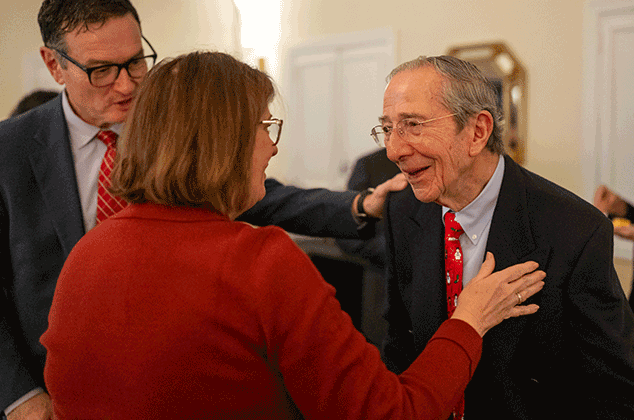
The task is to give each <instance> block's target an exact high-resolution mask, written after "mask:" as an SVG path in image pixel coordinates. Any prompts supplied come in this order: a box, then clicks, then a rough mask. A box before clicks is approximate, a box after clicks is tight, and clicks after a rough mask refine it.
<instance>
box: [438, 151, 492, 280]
mask: <svg viewBox="0 0 634 420" xmlns="http://www.w3.org/2000/svg"><path fill="white" fill-rule="evenodd" d="M498 159H499V160H498V165H497V167H496V169H495V172H494V173H493V176H492V177H491V179H490V180H489V182H488V183H487V185H486V186H485V187H484V189H483V190H482V192H481V193H480V195H478V196H477V197H476V199H475V200H473V201H472V202H471V203H469V205H467V207H465V208H463V209H462V210H460V211H459V212H457V213H456V221H457V222H458V223H460V226H462V229H463V230H464V233H463V234H462V235H460V238H459V239H460V246H461V247H462V255H463V266H462V285H463V286H466V285H467V283H468V282H469V281H470V280H471V279H472V278H474V277H475V276H476V274H478V271H480V267H481V266H482V262H483V261H484V254H485V251H486V246H487V240H488V239H489V230H490V229H491V220H492V219H493V211H494V210H495V205H496V204H497V201H498V196H499V195H500V188H501V187H502V179H503V178H504V158H503V157H502V156H499V157H498ZM449 210H450V209H449V208H448V207H444V206H443V208H442V217H443V224H444V220H445V219H444V217H445V213H447V212H448V211H449Z"/></svg>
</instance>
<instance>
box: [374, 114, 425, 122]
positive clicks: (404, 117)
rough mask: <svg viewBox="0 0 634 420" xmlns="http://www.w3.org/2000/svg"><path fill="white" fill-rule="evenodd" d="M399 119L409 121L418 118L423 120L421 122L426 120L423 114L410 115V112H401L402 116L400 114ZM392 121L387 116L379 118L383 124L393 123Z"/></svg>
mask: <svg viewBox="0 0 634 420" xmlns="http://www.w3.org/2000/svg"><path fill="white" fill-rule="evenodd" d="M398 117H399V121H400V120H404V119H407V118H418V119H421V120H424V119H426V118H425V116H424V115H422V114H417V113H409V112H401V113H400V114H398ZM391 121H392V120H391V119H390V118H389V117H387V116H385V115H381V116H380V117H379V122H380V123H381V124H383V123H386V122H391Z"/></svg>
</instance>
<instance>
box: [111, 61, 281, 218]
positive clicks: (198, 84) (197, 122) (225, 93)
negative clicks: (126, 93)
mask: <svg viewBox="0 0 634 420" xmlns="http://www.w3.org/2000/svg"><path fill="white" fill-rule="evenodd" d="M274 93H275V89H274V87H273V83H272V82H271V80H270V78H269V77H268V76H267V75H266V74H264V73H262V72H261V71H259V70H256V69H254V68H252V67H250V66H249V65H247V64H245V63H242V62H240V61H238V60H236V59H235V58H233V57H231V56H230V55H227V54H224V53H220V52H193V53H190V54H185V55H181V56H179V57H177V58H175V59H171V60H163V61H161V62H160V63H159V64H158V65H156V66H155V67H154V68H152V70H151V71H150V72H149V73H148V74H147V76H146V78H145V80H144V81H143V83H142V84H141V86H140V88H139V91H138V94H137V97H136V100H135V103H134V105H133V107H132V110H131V112H130V114H129V115H128V119H127V121H126V127H125V130H124V133H123V135H122V137H121V139H120V140H119V142H118V145H117V158H116V161H115V167H114V169H113V172H112V187H111V191H112V192H113V193H114V194H116V195H118V196H120V197H122V198H124V199H125V200H126V201H128V202H131V203H144V202H154V203H158V204H165V205H170V206H190V207H207V208H211V209H213V210H216V211H218V212H221V213H225V214H228V213H230V212H236V211H242V210H246V208H244V207H245V206H246V205H248V202H249V200H248V197H249V193H250V192H249V179H250V177H251V161H252V155H253V151H254V144H255V133H256V128H257V126H258V124H259V123H260V120H261V118H262V114H263V113H264V112H265V111H266V109H267V106H268V104H269V102H270V101H271V100H272V99H273V96H274Z"/></svg>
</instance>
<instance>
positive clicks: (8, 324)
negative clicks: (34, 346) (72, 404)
mask: <svg viewBox="0 0 634 420" xmlns="http://www.w3.org/2000/svg"><path fill="white" fill-rule="evenodd" d="M0 241H1V242H0V288H1V290H0V390H1V392H0V411H2V410H4V409H5V408H7V407H9V406H10V405H11V404H13V403H14V402H15V401H17V400H18V399H19V398H21V397H22V396H24V395H26V394H27V393H29V392H30V391H32V390H33V389H35V388H38V387H43V386H44V384H43V382H39V383H38V381H37V380H36V379H35V378H34V377H33V375H31V372H30V371H29V368H28V367H27V366H29V365H30V363H28V361H27V360H25V357H28V356H25V354H28V351H24V349H25V348H26V345H25V344H21V342H20V338H19V337H20V336H19V335H18V334H16V333H15V327H14V326H15V325H17V323H18V320H17V319H15V318H16V315H15V310H13V311H12V310H11V309H12V308H14V305H13V303H12V301H11V299H10V296H11V295H12V284H13V281H12V279H13V270H12V266H11V254H10V252H9V233H8V222H7V215H6V210H5V208H4V202H3V201H2V197H1V196H0ZM40 377H41V375H40Z"/></svg>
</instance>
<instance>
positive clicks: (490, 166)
mask: <svg viewBox="0 0 634 420" xmlns="http://www.w3.org/2000/svg"><path fill="white" fill-rule="evenodd" d="M499 159H502V156H501V155H498V154H497V153H493V152H489V151H488V150H485V151H483V152H482V153H480V154H479V155H478V156H477V157H476V158H475V159H474V160H473V162H472V165H471V167H470V170H469V171H468V172H467V173H466V174H465V176H463V177H461V178H460V180H458V181H457V182H458V185H457V186H456V187H455V188H454V194H453V195H452V196H450V197H442V199H441V200H438V201H437V202H436V203H437V204H440V205H441V206H445V207H449V208H450V209H451V210H452V211H454V212H459V211H460V210H462V209H463V208H465V207H467V206H468V205H469V204H470V203H471V202H472V201H473V200H475V199H476V198H477V197H478V195H480V193H481V192H482V190H484V187H486V185H487V184H488V182H489V180H490V179H491V177H492V176H493V174H494V173H495V169H496V168H497V165H498V162H499Z"/></svg>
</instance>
